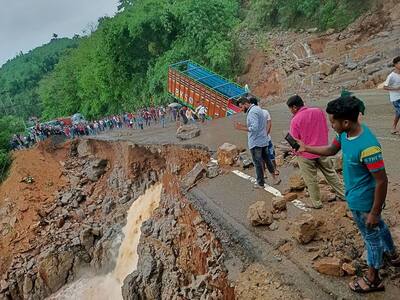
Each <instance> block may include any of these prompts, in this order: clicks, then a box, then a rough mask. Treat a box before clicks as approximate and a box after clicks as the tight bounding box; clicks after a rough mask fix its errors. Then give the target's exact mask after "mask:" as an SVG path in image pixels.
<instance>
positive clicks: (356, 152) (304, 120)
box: [234, 57, 400, 293]
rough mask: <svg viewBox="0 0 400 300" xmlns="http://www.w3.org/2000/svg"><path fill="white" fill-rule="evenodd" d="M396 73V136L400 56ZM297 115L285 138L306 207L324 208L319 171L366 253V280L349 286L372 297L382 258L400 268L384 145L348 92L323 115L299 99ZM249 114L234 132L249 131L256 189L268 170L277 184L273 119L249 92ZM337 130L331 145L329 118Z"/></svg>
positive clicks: (294, 106)
mask: <svg viewBox="0 0 400 300" xmlns="http://www.w3.org/2000/svg"><path fill="white" fill-rule="evenodd" d="M393 65H394V70H393V72H392V73H391V74H390V75H389V76H388V78H387V80H386V82H385V84H384V89H385V90H388V91H389V92H390V101H391V103H392V104H393V107H394V110H395V118H394V121H393V126H392V131H391V133H392V134H399V131H398V130H397V125H398V122H399V119H400V57H396V58H395V59H394V60H393ZM286 104H287V106H288V108H289V110H290V112H291V113H292V115H293V117H292V119H291V121H290V129H289V134H288V135H287V137H286V138H287V140H288V142H289V144H290V145H291V147H292V148H293V153H294V154H295V155H296V156H297V161H298V163H299V168H300V171H301V174H302V177H303V179H304V181H305V183H306V186H307V188H308V192H309V201H308V203H306V205H307V206H308V207H309V208H312V209H321V208H323V203H322V201H321V195H320V190H319V185H318V175H317V171H318V170H320V171H321V173H322V174H323V175H324V177H325V179H326V181H327V183H328V184H329V185H330V186H331V188H332V190H333V191H334V192H335V193H336V197H337V199H338V200H345V201H347V204H348V207H349V209H350V211H351V213H352V215H353V220H354V222H355V224H356V225H357V227H358V229H359V231H360V234H361V237H362V238H363V240H364V244H365V248H366V250H367V264H368V270H367V271H366V273H365V274H364V275H363V276H359V277H356V278H355V279H354V280H353V281H351V282H350V283H349V288H350V289H351V290H352V291H354V292H356V293H369V292H375V291H383V290H384V289H385V287H384V284H383V280H382V279H381V277H380V275H379V270H380V269H381V268H382V267H383V265H384V260H385V262H387V263H388V264H389V265H391V266H394V267H400V255H399V254H398V252H397V251H396V248H395V245H394V242H393V239H392V235H391V232H390V230H389V228H388V226H387V225H386V223H385V222H384V220H383V218H382V210H383V208H384V206H385V200H386V196H387V190H388V177H387V174H386V170H385V163H384V159H383V154H382V147H381V145H380V143H379V141H378V139H377V138H376V136H375V135H374V133H373V132H372V131H371V130H370V129H369V128H368V126H367V125H366V124H365V123H364V122H363V120H362V116H363V115H364V113H365V104H364V103H363V101H361V100H360V99H358V98H357V97H355V96H353V95H352V94H351V93H349V92H344V93H342V95H341V96H340V97H339V98H337V99H335V100H333V101H330V102H329V103H328V105H327V107H326V111H325V112H324V111H323V110H322V109H320V108H316V107H308V106H307V105H305V103H304V101H303V99H302V98H301V97H300V96H299V95H294V96H292V97H290V98H289V99H288V100H287V102H286ZM239 106H240V107H241V108H242V110H243V112H245V113H246V124H241V123H238V122H235V125H234V126H235V128H236V129H238V130H242V131H246V132H247V133H248V147H249V149H250V152H251V154H252V158H253V162H254V165H255V169H256V177H257V184H256V185H255V187H256V188H262V189H263V188H264V187H265V177H264V176H265V174H264V173H265V169H268V171H269V173H271V175H272V177H273V178H274V181H275V182H274V183H275V184H278V183H279V180H277V179H276V176H277V175H278V174H279V173H277V172H276V165H274V164H273V159H274V153H273V152H272V153H271V151H270V150H269V147H271V146H270V144H271V138H270V136H269V133H270V128H271V124H270V123H271V117H270V115H269V113H268V112H267V111H265V110H264V111H263V110H262V109H261V108H260V107H258V106H257V99H255V98H254V97H253V96H252V95H251V94H248V95H247V96H245V97H242V98H241V99H240V100H239ZM326 115H328V117H329V122H330V124H331V127H332V128H333V130H334V131H335V132H336V134H337V135H336V138H334V139H333V141H332V142H331V143H329V130H328V126H327V124H328V120H327V117H326ZM339 151H342V156H343V162H342V163H343V166H342V167H343V181H344V183H342V181H341V180H340V179H339V176H338V174H337V173H336V171H335V168H334V166H333V162H332V160H331V159H329V156H334V155H336V154H337V153H338V152H339Z"/></svg>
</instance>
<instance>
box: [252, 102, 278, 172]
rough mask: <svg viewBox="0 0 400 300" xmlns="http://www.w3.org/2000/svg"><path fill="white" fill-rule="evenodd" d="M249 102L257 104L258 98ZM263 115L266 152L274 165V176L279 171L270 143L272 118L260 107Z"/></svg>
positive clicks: (272, 146)
mask: <svg viewBox="0 0 400 300" xmlns="http://www.w3.org/2000/svg"><path fill="white" fill-rule="evenodd" d="M251 104H254V105H258V100H257V99H256V98H254V97H253V98H251ZM262 111H263V114H264V117H265V119H266V121H267V124H266V125H265V126H266V130H267V137H268V146H267V149H268V154H269V158H270V159H271V162H272V164H273V165H274V169H275V173H274V175H275V176H279V171H278V168H277V165H276V160H275V157H276V153H275V147H274V144H273V143H272V137H271V129H272V118H271V114H270V113H269V111H268V110H267V109H264V108H263V109H262Z"/></svg>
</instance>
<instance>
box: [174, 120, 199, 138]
mask: <svg viewBox="0 0 400 300" xmlns="http://www.w3.org/2000/svg"><path fill="white" fill-rule="evenodd" d="M200 131H201V130H200V128H199V127H197V126H196V125H195V124H190V125H182V126H180V127H179V128H178V129H177V131H176V137H177V138H178V139H180V140H182V141H185V140H190V139H193V138H195V137H198V136H199V135H200Z"/></svg>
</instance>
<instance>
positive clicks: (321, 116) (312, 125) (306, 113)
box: [286, 95, 344, 209]
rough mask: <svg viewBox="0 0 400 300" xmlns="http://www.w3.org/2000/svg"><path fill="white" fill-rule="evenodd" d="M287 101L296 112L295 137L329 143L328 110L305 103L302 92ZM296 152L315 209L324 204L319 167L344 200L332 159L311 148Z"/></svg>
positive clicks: (313, 143)
mask: <svg viewBox="0 0 400 300" xmlns="http://www.w3.org/2000/svg"><path fill="white" fill-rule="evenodd" d="M286 104H287V106H288V107H289V109H290V111H291V113H292V114H293V118H292V120H291V122H290V135H291V136H292V137H293V138H295V139H296V140H299V141H301V142H303V143H304V144H306V145H310V146H326V145H328V123H327V120H326V116H325V113H324V112H323V111H322V110H321V109H320V108H315V107H307V106H305V105H304V102H303V99H302V98H301V97H300V96H299V95H294V96H292V97H290V98H289V100H288V101H287V102H286ZM296 155H297V161H298V163H299V167H300V171H301V174H302V176H303V178H304V181H305V183H306V185H307V188H308V192H309V194H310V199H311V203H306V204H307V206H309V207H311V208H315V209H319V208H322V201H321V194H320V189H319V186H318V175H317V171H318V170H320V171H321V172H322V174H323V175H324V176H325V178H326V181H327V182H328V183H329V185H330V186H331V187H332V188H333V190H334V191H335V193H336V195H337V197H338V198H340V199H343V200H344V191H343V184H342V183H341V182H340V180H339V177H338V175H337V173H336V171H335V169H334V166H333V162H332V160H331V159H329V158H327V157H321V156H320V155H315V154H311V153H308V152H296Z"/></svg>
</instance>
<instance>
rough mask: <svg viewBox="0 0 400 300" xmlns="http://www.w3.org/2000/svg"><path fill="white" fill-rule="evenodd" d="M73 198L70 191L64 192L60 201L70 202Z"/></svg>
mask: <svg viewBox="0 0 400 300" xmlns="http://www.w3.org/2000/svg"><path fill="white" fill-rule="evenodd" d="M73 198H74V194H73V193H72V192H66V193H65V194H64V195H63V196H62V197H61V203H62V204H64V205H65V204H68V203H70V202H72V200H73Z"/></svg>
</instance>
